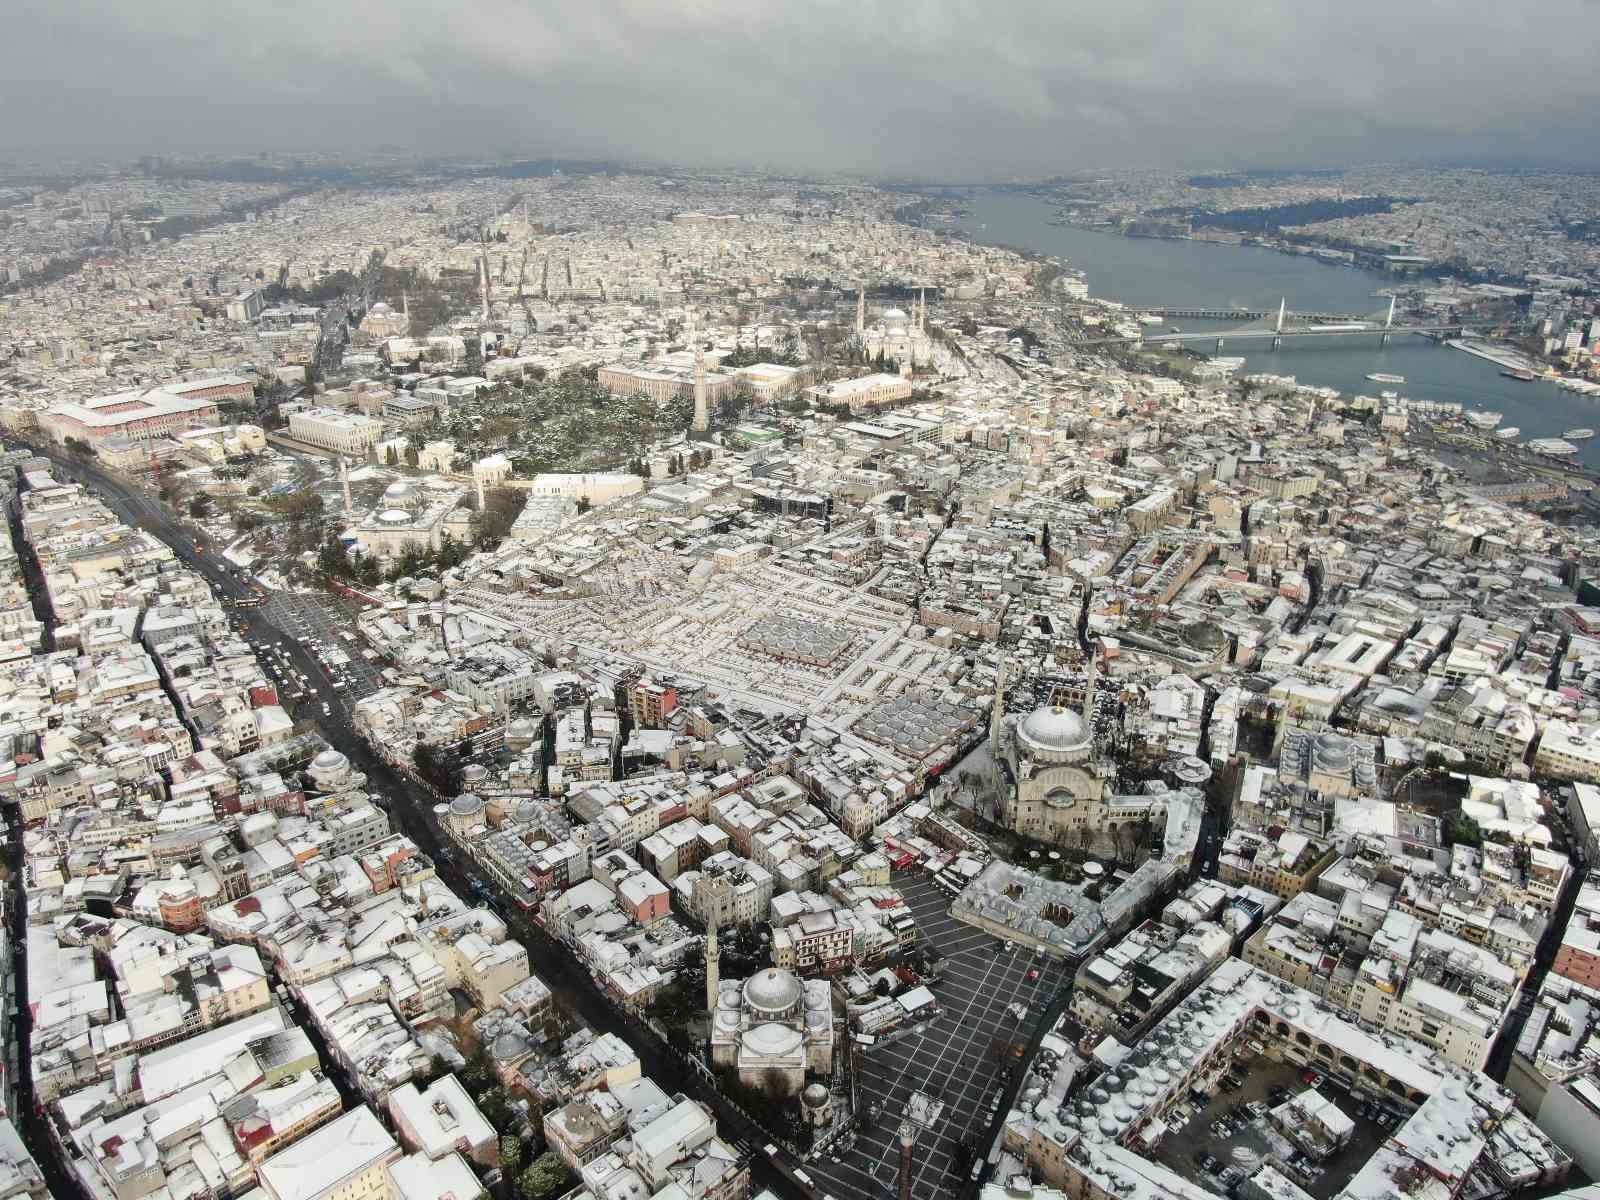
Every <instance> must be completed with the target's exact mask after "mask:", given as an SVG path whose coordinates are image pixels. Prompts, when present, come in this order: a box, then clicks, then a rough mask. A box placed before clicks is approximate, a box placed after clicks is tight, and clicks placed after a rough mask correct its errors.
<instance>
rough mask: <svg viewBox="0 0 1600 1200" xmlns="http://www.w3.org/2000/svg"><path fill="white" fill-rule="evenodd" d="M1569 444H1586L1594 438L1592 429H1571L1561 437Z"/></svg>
mask: <svg viewBox="0 0 1600 1200" xmlns="http://www.w3.org/2000/svg"><path fill="white" fill-rule="evenodd" d="M1561 436H1562V437H1564V438H1566V439H1567V441H1569V442H1586V441H1588V440H1589V439H1590V438H1592V437H1593V436H1594V430H1592V429H1569V430H1567V431H1566V432H1565V433H1563V434H1562V435H1561Z"/></svg>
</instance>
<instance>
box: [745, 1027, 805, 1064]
mask: <svg viewBox="0 0 1600 1200" xmlns="http://www.w3.org/2000/svg"><path fill="white" fill-rule="evenodd" d="M739 1041H740V1042H741V1043H742V1045H743V1047H744V1049H745V1051H746V1052H747V1053H749V1054H751V1055H753V1056H755V1057H757V1058H787V1057H789V1056H790V1055H793V1054H796V1053H798V1052H799V1050H800V1033H799V1031H798V1030H794V1029H790V1028H789V1027H788V1026H787V1025H778V1024H774V1023H768V1024H765V1025H757V1026H756V1027H755V1028H753V1029H747V1030H745V1032H744V1035H743V1036H742V1037H740V1039H739Z"/></svg>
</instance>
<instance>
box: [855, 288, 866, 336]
mask: <svg viewBox="0 0 1600 1200" xmlns="http://www.w3.org/2000/svg"><path fill="white" fill-rule="evenodd" d="M856 336H857V337H858V338H859V337H866V336H867V289H866V288H864V287H858V288H857V289H856Z"/></svg>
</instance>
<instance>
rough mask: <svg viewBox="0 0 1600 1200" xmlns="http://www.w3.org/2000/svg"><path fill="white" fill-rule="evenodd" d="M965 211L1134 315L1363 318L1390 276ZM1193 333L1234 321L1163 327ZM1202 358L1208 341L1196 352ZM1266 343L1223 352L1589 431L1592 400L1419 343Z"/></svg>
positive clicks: (1032, 212)
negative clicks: (1181, 309)
mask: <svg viewBox="0 0 1600 1200" xmlns="http://www.w3.org/2000/svg"><path fill="white" fill-rule="evenodd" d="M965 199H966V200H967V202H968V205H969V208H970V212H969V214H968V215H967V216H966V217H964V218H962V219H961V220H960V221H959V222H958V223H957V224H958V227H959V228H960V229H961V230H962V231H963V232H964V233H965V234H966V235H967V236H969V237H972V238H974V239H976V240H978V241H983V242H990V243H993V244H996V245H1003V246H1013V247H1016V248H1017V249H1019V250H1028V251H1032V252H1034V253H1037V254H1046V255H1050V256H1052V257H1055V258H1061V259H1064V260H1066V262H1067V264H1068V265H1069V266H1072V267H1075V268H1077V269H1078V270H1080V271H1082V272H1083V273H1084V274H1085V276H1086V277H1087V279H1088V283H1089V294H1090V295H1091V296H1099V297H1103V298H1105V299H1108V300H1119V301H1121V302H1123V303H1125V304H1128V305H1132V306H1135V307H1138V306H1154V305H1167V306H1172V307H1178V306H1183V305H1193V306H1196V307H1199V306H1205V307H1210V308H1220V307H1231V306H1233V305H1242V306H1244V307H1246V308H1252V309H1261V310H1273V309H1276V308H1277V307H1278V301H1279V299H1280V298H1286V299H1287V300H1288V303H1289V308H1290V309H1291V310H1298V311H1301V312H1343V313H1373V314H1377V315H1379V316H1381V315H1382V312H1383V311H1384V310H1386V309H1387V308H1388V303H1389V302H1388V299H1387V298H1386V297H1383V296H1379V295H1375V294H1374V293H1376V292H1377V291H1378V290H1379V289H1380V288H1384V287H1391V286H1393V285H1394V282H1395V281H1394V279H1393V277H1391V276H1387V275H1381V274H1378V273H1377V272H1374V271H1365V270H1359V269H1357V268H1354V267H1344V266H1335V265H1327V264H1324V263H1321V262H1318V261H1316V260H1314V259H1310V258H1301V257H1299V256H1297V255H1292V254H1283V253H1280V252H1278V251H1275V250H1263V249H1260V248H1259V247H1255V246H1231V245H1227V244H1222V243H1215V242H1189V241H1171V240H1166V239H1157V238H1130V237H1123V236H1122V235H1121V234H1116V233H1106V232H1103V231H1101V230H1097V229H1087V228H1083V227H1080V226H1070V225H1052V224H1050V223H1049V222H1050V221H1052V220H1054V219H1055V214H1056V209H1055V207H1054V206H1053V205H1051V204H1049V203H1048V202H1046V201H1043V200H1040V199H1038V198H1037V197H1034V196H1027V195H1018V194H1014V193H1008V192H992V191H986V190H974V191H973V192H971V193H970V194H969V195H967V196H966V197H965ZM1173 324H1175V325H1178V326H1181V327H1182V328H1183V329H1184V330H1186V331H1187V330H1194V331H1200V330H1205V329H1211V328H1216V327H1222V326H1226V325H1228V324H1242V322H1231V323H1230V322H1220V323H1219V322H1205V321H1195V320H1185V319H1183V318H1175V319H1174V320H1172V321H1170V322H1169V326H1170V325H1173ZM1195 345H1196V348H1197V349H1199V350H1201V351H1202V352H1204V353H1208V354H1209V353H1212V352H1214V348H1215V344H1214V343H1210V342H1200V343H1196V344H1195ZM1271 345H1272V344H1271V343H1270V342H1268V341H1266V340H1254V339H1251V340H1235V341H1231V342H1228V343H1227V344H1226V345H1225V346H1224V347H1223V349H1222V353H1223V354H1227V355H1237V356H1240V357H1242V358H1244V359H1245V362H1246V366H1245V372H1246V373H1250V374H1253V373H1256V372H1267V373H1270V374H1274V375H1293V376H1294V377H1295V378H1297V379H1299V380H1300V381H1301V382H1302V383H1309V384H1315V385H1317V386H1319V387H1332V388H1337V389H1339V391H1341V392H1344V393H1346V394H1348V395H1356V394H1365V395H1375V394H1377V393H1378V392H1379V391H1386V390H1393V391H1397V392H1399V393H1400V394H1401V395H1403V396H1409V397H1411V398H1413V399H1416V400H1437V401H1445V402H1450V403H1456V404H1460V405H1461V406H1462V407H1463V408H1464V409H1475V408H1483V409H1489V410H1491V411H1494V412H1498V413H1502V414H1504V420H1503V421H1502V422H1501V425H1502V426H1506V425H1515V426H1517V427H1518V428H1520V429H1521V430H1522V432H1521V434H1520V435H1519V436H1518V438H1517V439H1516V440H1518V441H1526V440H1528V439H1529V438H1536V437H1560V436H1561V434H1562V433H1563V432H1565V431H1566V430H1568V429H1575V428H1580V427H1588V428H1591V429H1600V403H1597V402H1596V401H1595V400H1593V399H1590V398H1587V397H1584V396H1580V395H1578V394H1577V393H1575V392H1566V391H1562V390H1561V389H1560V388H1557V387H1556V386H1555V384H1553V383H1549V382H1546V381H1543V380H1540V381H1537V382H1534V383H1519V382H1518V381H1516V380H1514V379H1507V378H1505V377H1504V376H1502V375H1501V374H1500V368H1499V367H1498V366H1496V365H1495V364H1494V363H1492V362H1488V361H1485V360H1484V359H1481V358H1477V357H1475V356H1474V355H1471V354H1466V353H1464V352H1462V351H1460V350H1452V349H1450V348H1449V347H1446V346H1442V345H1437V344H1435V343H1434V342H1431V341H1429V340H1428V339H1426V338H1420V337H1399V338H1395V339H1394V340H1392V341H1391V342H1390V344H1389V345H1388V346H1380V345H1379V344H1378V338H1377V337H1376V336H1374V337H1352V338H1325V339H1311V338H1305V339H1301V340H1299V341H1296V340H1295V339H1294V338H1288V339H1285V341H1284V342H1283V345H1282V347H1281V348H1280V349H1278V350H1276V351H1275V350H1273V349H1272V348H1271ZM1369 373H1384V374H1390V375H1402V376H1404V377H1405V380H1406V382H1405V383H1404V384H1386V383H1373V382H1371V381H1369V380H1368V379H1367V378H1366V377H1367V375H1368V374H1369ZM1578 445H1579V453H1578V456H1577V461H1579V462H1581V463H1583V464H1585V465H1586V466H1589V467H1592V468H1597V469H1600V438H1596V439H1592V440H1590V441H1588V442H1581V443H1578Z"/></svg>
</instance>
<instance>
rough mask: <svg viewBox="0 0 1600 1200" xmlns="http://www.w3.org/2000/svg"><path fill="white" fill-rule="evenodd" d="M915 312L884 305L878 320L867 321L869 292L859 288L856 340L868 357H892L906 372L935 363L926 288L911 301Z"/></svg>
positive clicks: (857, 295) (857, 294)
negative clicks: (929, 330) (929, 331)
mask: <svg viewBox="0 0 1600 1200" xmlns="http://www.w3.org/2000/svg"><path fill="white" fill-rule="evenodd" d="M911 307H912V312H911V313H910V314H908V313H906V311H905V310H904V309H901V308H889V309H885V310H884V312H883V313H882V314H880V316H879V318H878V320H876V321H875V322H873V323H872V324H870V325H869V324H868V323H867V296H866V292H865V290H863V289H858V290H857V292H856V340H857V341H858V342H859V343H860V344H861V349H862V351H863V353H865V354H866V356H867V358H869V359H876V358H885V359H893V360H894V361H895V362H897V363H899V364H900V370H901V372H902V373H903V374H909V373H910V372H911V370H912V369H914V368H919V367H927V366H930V365H932V363H933V339H932V338H931V337H929V336H928V299H927V294H926V292H921V293H919V294H918V296H917V299H916V300H914V301H913V302H912V305H911Z"/></svg>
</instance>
